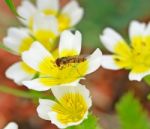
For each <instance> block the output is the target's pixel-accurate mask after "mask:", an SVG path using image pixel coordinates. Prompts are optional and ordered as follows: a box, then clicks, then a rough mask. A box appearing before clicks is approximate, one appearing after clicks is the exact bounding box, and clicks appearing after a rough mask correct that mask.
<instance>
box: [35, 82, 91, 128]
mask: <svg viewBox="0 0 150 129" xmlns="http://www.w3.org/2000/svg"><path fill="white" fill-rule="evenodd" d="M52 93H53V94H54V96H55V98H56V101H52V100H47V99H40V100H39V102H40V105H39V106H38V108H37V112H38V115H39V117H41V118H42V119H45V120H51V122H52V123H53V124H55V125H56V126H58V127H59V128H66V127H68V126H73V125H78V124H80V123H81V122H82V121H83V120H84V119H86V118H87V116H88V109H89V108H90V107H91V105H92V101H91V97H90V95H89V91H88V90H87V89H86V88H85V87H84V86H82V85H79V84H78V86H77V87H72V86H62V87H54V88H52Z"/></svg>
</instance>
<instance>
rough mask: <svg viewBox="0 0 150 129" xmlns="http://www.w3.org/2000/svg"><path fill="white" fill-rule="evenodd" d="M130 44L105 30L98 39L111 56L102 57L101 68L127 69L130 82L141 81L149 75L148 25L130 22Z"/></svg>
mask: <svg viewBox="0 0 150 129" xmlns="http://www.w3.org/2000/svg"><path fill="white" fill-rule="evenodd" d="M129 37H130V42H131V44H127V42H126V41H125V40H124V39H123V38H122V37H121V36H120V35H119V34H118V33H117V32H115V31H114V30H113V29H111V28H106V29H105V30H104V32H103V34H102V35H100V39H101V41H102V43H103V45H104V46H105V47H106V48H107V49H108V50H109V51H110V52H112V53H113V54H112V55H104V56H103V59H102V66H103V67H104V68H107V69H113V70H118V69H122V68H124V69H127V70H131V71H130V73H129V79H130V80H137V81H141V80H142V78H143V77H145V76H146V75H149V74H150V59H149V57H150V23H149V24H148V25H146V24H145V23H140V22H138V21H132V22H131V24H130V27H129Z"/></svg>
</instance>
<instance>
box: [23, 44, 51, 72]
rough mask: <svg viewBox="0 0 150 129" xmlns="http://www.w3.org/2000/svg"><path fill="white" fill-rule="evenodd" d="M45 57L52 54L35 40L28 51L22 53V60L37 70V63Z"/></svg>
mask: <svg viewBox="0 0 150 129" xmlns="http://www.w3.org/2000/svg"><path fill="white" fill-rule="evenodd" d="M45 57H52V55H51V54H50V53H49V52H48V51H47V50H46V48H44V46H42V45H41V44H40V43H39V42H37V41H36V42H34V43H33V44H32V46H31V47H30V49H29V50H28V51H25V52H23V54H22V59H23V61H24V62H25V63H26V64H28V65H29V66H30V67H31V68H33V69H35V70H37V71H39V68H38V66H39V63H40V62H41V61H42V60H43V59H44V58H45Z"/></svg>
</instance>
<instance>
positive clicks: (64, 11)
mask: <svg viewBox="0 0 150 129" xmlns="http://www.w3.org/2000/svg"><path fill="white" fill-rule="evenodd" d="M17 12H18V14H19V15H20V16H21V17H22V18H21V17H19V20H20V21H21V22H22V23H23V24H24V25H25V27H21V28H16V27H12V28H10V29H9V30H8V34H7V36H6V37H5V38H4V40H3V42H4V45H5V46H6V47H8V48H9V49H10V50H11V51H12V53H13V54H16V55H18V56H20V57H21V60H20V61H19V62H17V63H15V64H13V65H12V66H10V67H9V68H8V70H7V71H6V76H7V77H8V78H9V79H12V80H13V81H14V82H15V83H17V84H18V85H24V86H26V87H27V88H28V89H32V90H36V91H47V90H50V89H51V91H52V94H53V95H54V97H55V100H49V99H40V98H39V103H40V104H39V106H38V107H37V112H38V115H39V117H41V118H42V119H45V120H50V121H51V122H52V123H53V124H55V125H57V126H58V127H59V128H66V127H68V126H73V125H78V124H80V123H81V122H82V121H83V120H84V119H86V118H87V117H88V111H89V108H90V107H91V106H92V101H91V96H90V93H89V90H88V89H87V88H86V87H85V86H84V85H81V84H80V80H81V79H84V77H85V75H87V74H90V73H92V72H94V71H96V70H97V69H98V68H99V67H100V65H101V64H102V66H103V67H104V68H107V69H113V70H118V69H122V68H124V69H128V70H131V72H130V73H129V79H130V80H138V81H140V80H142V78H144V77H145V76H146V75H149V74H150V60H149V56H150V23H149V24H148V25H145V24H144V23H139V22H137V21H133V22H131V24H130V27H129V36H130V41H131V44H127V42H126V41H125V40H124V39H123V38H122V37H121V36H120V35H119V34H118V33H117V32H115V31H114V30H112V29H111V28H106V29H105V30H104V32H103V34H102V35H100V40H101V41H102V43H103V45H104V46H105V47H106V48H107V49H108V50H109V51H110V52H112V53H113V55H103V56H102V53H101V51H100V50H99V49H98V48H97V49H96V50H95V51H94V52H93V53H92V54H91V55H87V56H85V55H82V54H81V44H82V35H81V33H80V32H79V31H74V32H73V31H71V28H72V27H73V26H74V25H76V24H77V23H78V22H79V21H80V20H81V18H82V17H83V12H84V11H83V8H81V7H80V6H79V5H78V3H77V2H76V1H75V0H71V1H70V2H69V3H68V4H66V5H65V6H64V7H63V8H62V7H60V5H59V0H37V3H36V6H35V5H34V4H32V3H30V2H29V1H26V0H23V1H22V4H21V6H20V7H18V9H17ZM9 126H12V127H13V128H14V129H17V126H16V125H15V124H14V123H10V125H8V126H7V127H6V129H9V128H11V127H9Z"/></svg>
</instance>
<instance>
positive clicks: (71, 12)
mask: <svg viewBox="0 0 150 129" xmlns="http://www.w3.org/2000/svg"><path fill="white" fill-rule="evenodd" d="M36 4H37V5H36V6H35V5H33V4H32V3H31V2H30V1H27V0H23V1H22V3H21V6H19V7H18V9H17V12H18V14H19V15H20V16H21V17H23V18H24V19H20V20H21V21H22V22H23V23H24V24H25V25H27V26H29V27H31V28H32V25H33V17H34V16H35V15H36V14H39V13H43V14H45V15H53V16H56V17H57V19H58V22H59V30H60V31H62V30H64V29H67V28H70V27H72V26H74V25H75V24H77V23H78V22H79V21H80V20H81V18H82V17H83V8H81V7H79V5H78V3H77V1H75V0H71V1H70V2H69V3H68V4H67V5H65V6H64V7H63V8H62V9H61V8H60V5H59V0H37V3H36Z"/></svg>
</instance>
